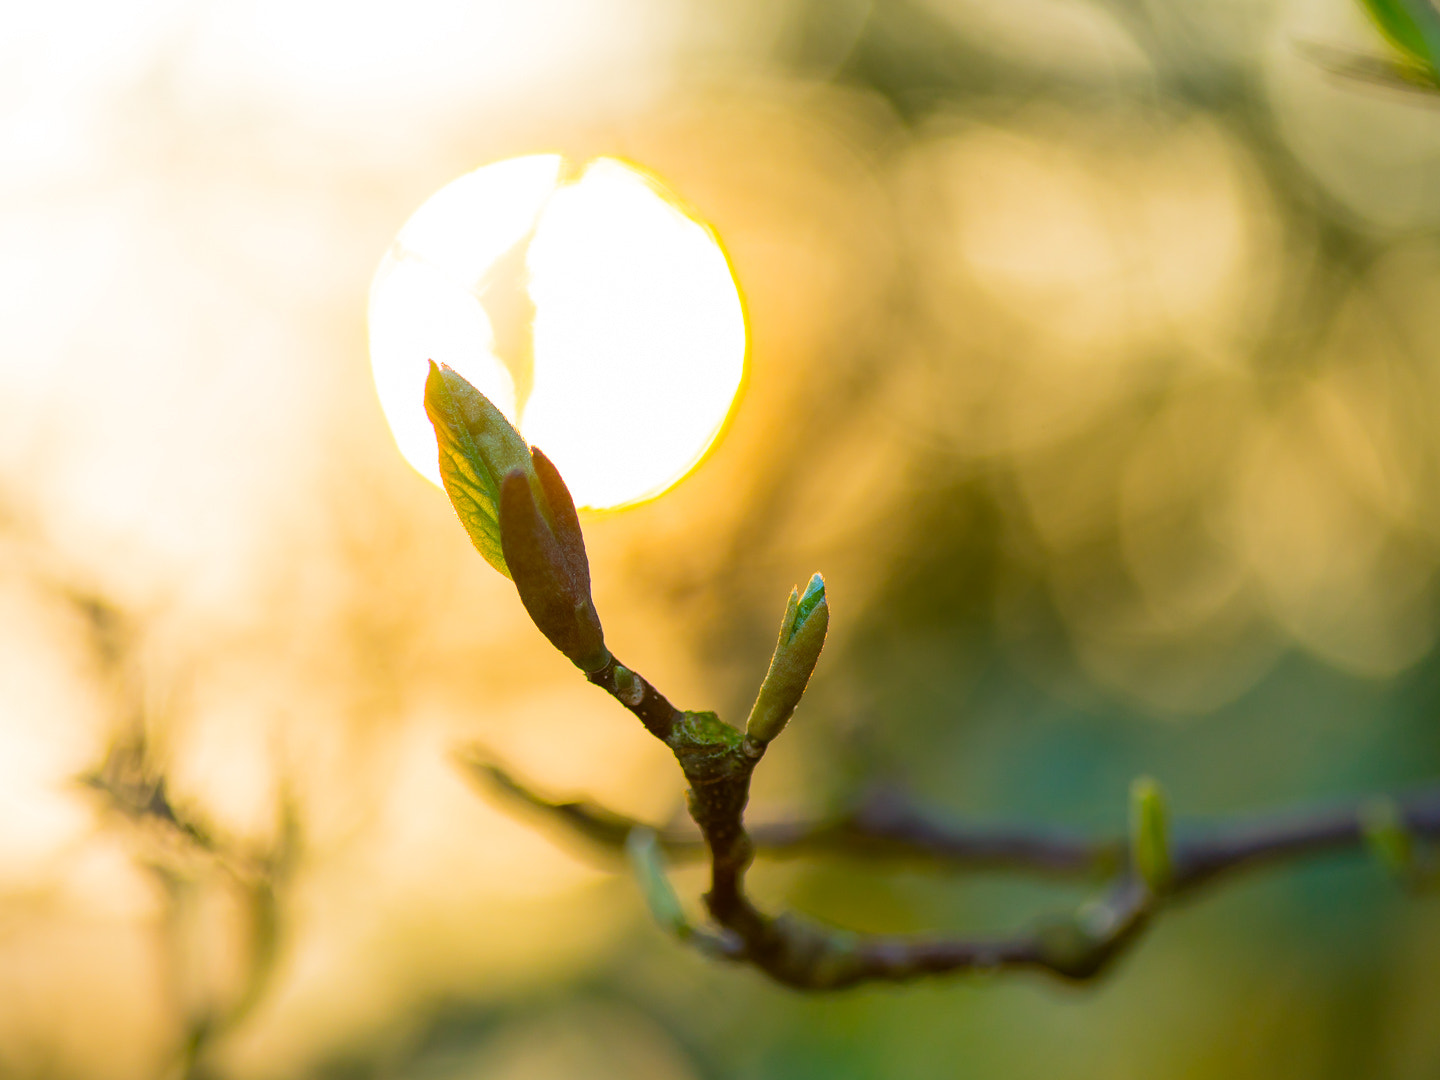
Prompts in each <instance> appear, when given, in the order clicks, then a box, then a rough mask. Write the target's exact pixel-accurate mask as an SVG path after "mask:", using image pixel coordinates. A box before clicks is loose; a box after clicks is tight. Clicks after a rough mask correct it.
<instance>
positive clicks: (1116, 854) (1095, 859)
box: [462, 695, 1440, 989]
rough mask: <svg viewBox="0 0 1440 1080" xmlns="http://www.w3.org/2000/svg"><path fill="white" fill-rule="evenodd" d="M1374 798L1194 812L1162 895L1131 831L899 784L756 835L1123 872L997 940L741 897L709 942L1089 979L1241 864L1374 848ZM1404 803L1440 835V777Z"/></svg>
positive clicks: (974, 860) (813, 977) (858, 964)
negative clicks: (984, 809)
mask: <svg viewBox="0 0 1440 1080" xmlns="http://www.w3.org/2000/svg"><path fill="white" fill-rule="evenodd" d="M657 696H658V695H657ZM682 715H683V714H682ZM462 761H463V763H464V764H465V766H466V767H467V768H468V769H469V770H470V772H471V774H472V775H473V776H475V777H476V778H477V779H479V780H481V781H483V782H484V783H485V784H486V785H487V786H489V787H490V788H492V789H493V790H496V791H498V792H500V793H502V794H504V795H505V796H506V797H508V798H511V799H514V800H517V801H519V802H521V803H523V804H524V805H526V806H528V807H530V808H532V809H534V810H536V811H539V812H541V813H543V814H546V815H548V816H551V817H553V818H554V819H555V820H557V821H560V822H563V823H564V824H565V825H566V827H567V828H570V829H572V830H573V831H574V832H575V833H577V834H578V835H580V836H582V837H584V838H585V839H586V840H587V841H588V842H590V843H592V844H595V845H597V846H598V847H599V848H601V849H603V850H605V851H606V852H608V853H610V854H612V855H619V854H620V853H621V852H622V851H623V850H624V848H625V845H626V842H627V839H628V838H629V837H630V836H631V835H632V833H634V832H635V831H636V830H648V828H649V827H648V826H646V825H645V824H644V823H643V822H640V821H638V820H635V819H633V818H629V817H625V816H624V815H621V814H616V813H615V812H613V811H611V810H608V809H606V808H604V807H601V806H597V805H595V804H593V803H588V802H583V801H558V800H552V799H548V798H546V797H544V796H542V795H540V794H538V793H537V792H536V791H535V790H534V789H533V788H532V787H530V786H529V785H528V784H526V783H524V782H522V781H519V780H517V779H516V778H515V777H514V775H513V774H511V773H510V772H509V771H508V770H506V769H505V768H503V767H501V766H500V765H498V764H497V763H495V762H494V761H493V760H490V759H489V758H488V756H486V755H485V754H483V753H482V752H480V751H471V752H469V753H467V754H465V755H462ZM1372 802H1373V800H1372V799H1361V800H1354V801H1351V802H1346V803H1342V804H1335V805H1323V806H1315V807H1310V808H1306V809H1299V810H1289V811H1284V812H1281V813H1275V814H1265V815H1255V816H1249V817H1244V818H1236V819H1231V820H1226V821H1221V822H1198V821H1196V822H1187V823H1182V824H1181V825H1179V826H1177V830H1176V831H1177V832H1178V833H1179V835H1178V836H1177V838H1176V839H1175V841H1174V842H1173V846H1172V853H1171V859H1172V864H1173V877H1172V880H1171V883H1170V885H1169V887H1168V888H1167V889H1166V890H1165V892H1164V895H1163V896H1157V895H1156V894H1154V893H1153V892H1152V891H1151V890H1150V889H1149V888H1148V887H1147V886H1146V885H1145V884H1144V883H1143V882H1142V881H1140V880H1139V878H1138V877H1136V876H1135V875H1133V874H1132V873H1131V872H1130V870H1129V868H1128V865H1127V857H1126V854H1125V851H1126V842H1125V840H1123V839H1119V838H1088V837H1083V836H1079V835H1075V834H1072V833H1065V832H1060V831H1056V830H1047V829H1044V828H1033V827H1031V828H1027V827H1023V826H1013V825H1005V826H983V825H975V824H961V823H959V822H956V821H954V820H951V819H947V818H946V817H944V816H943V815H940V814H936V813H934V812H930V811H927V810H925V809H924V808H921V807H918V806H916V805H914V804H913V803H911V802H909V801H908V800H906V799H905V798H904V797H903V796H902V795H901V794H899V793H898V792H895V791H893V790H888V789H887V790H881V791H878V792H874V793H872V794H871V795H870V796H868V797H867V798H865V799H864V800H862V801H861V802H860V803H859V804H858V805H857V806H856V807H855V808H853V809H852V810H850V811H848V812H845V813H842V814H839V815H837V816H835V817H833V818H830V819H827V820H821V821H793V822H771V823H766V824H761V825H756V826H754V827H753V829H751V830H750V840H751V843H752V844H753V847H754V849H755V850H756V851H757V852H760V853H763V854H765V855H768V856H778V857H789V856H794V855H801V854H815V853H832V854H846V855H858V856H862V857H881V858H897V857H898V858H905V859H911V860H924V861H926V862H929V863H931V864H934V865H936V866H939V867H945V868H952V869H966V870H975V869H1002V870H1018V871H1032V872H1038V873H1042V874H1051V875H1070V876H1090V877H1094V876H1097V875H1105V876H1109V877H1110V878H1111V884H1110V886H1109V888H1108V890H1107V891H1106V892H1105V894H1104V895H1103V896H1102V898H1101V899H1100V900H1098V901H1095V902H1092V903H1091V904H1088V905H1086V906H1085V907H1082V908H1081V909H1080V910H1078V911H1076V912H1074V913H1073V914H1070V915H1067V916H1062V917H1061V918H1058V919H1055V920H1053V921H1051V922H1048V923H1044V924H1041V925H1040V926H1037V927H1035V928H1033V929H1032V930H1031V931H1030V932H1029V933H1025V934H1021V935H1018V936H1016V937H1014V938H1006V939H997V940H963V939H945V938H933V939H927V938H896V937H885V936H867V935H854V934H848V933H846V932H844V931H838V930H833V929H829V928H821V927H818V926H816V925H813V924H810V923H808V922H805V921H803V920H801V919H798V918H796V917H794V916H780V917H778V918H775V919H767V918H766V917H765V916H763V915H760V913H759V912H757V911H754V909H753V908H749V906H748V904H744V902H743V901H741V903H742V905H743V906H741V907H740V908H739V912H740V913H739V915H738V916H737V917H736V918H737V922H738V923H739V924H740V925H741V926H745V925H748V926H749V934H750V937H749V938H748V939H747V938H746V937H744V935H739V937H740V940H741V941H742V942H745V948H744V951H741V950H737V949H733V948H732V949H731V950H729V952H728V954H727V953H726V952H723V951H721V950H717V949H715V948H713V947H711V948H708V949H707V950H706V951H707V952H710V953H711V954H712V955H730V956H731V957H732V958H736V959H742V960H750V961H751V962H759V961H760V959H761V958H763V961H764V962H762V963H760V966H762V967H764V968H765V970H767V972H769V973H770V974H772V975H774V976H776V977H782V976H783V978H782V981H785V982H787V983H788V984H790V985H794V986H799V987H802V988H805V989H835V988H839V987H842V986H849V985H853V984H855V983H858V982H865V981H874V980H890V981H894V980H901V979H908V978H913V977H916V976H920V975H925V974H940V973H945V972H957V971H965V970H974V971H994V970H1001V969H1005V968H1019V967H1030V968H1039V969H1044V970H1048V971H1051V972H1052V973H1054V974H1057V975H1061V976H1064V977H1066V978H1071V979H1085V978H1090V977H1093V976H1094V975H1097V974H1099V973H1100V972H1101V971H1103V970H1104V969H1105V968H1106V967H1107V966H1108V965H1109V964H1110V962H1111V961H1113V960H1114V959H1115V958H1116V957H1117V956H1118V955H1120V954H1121V953H1122V952H1123V951H1124V950H1125V948H1126V947H1127V946H1128V945H1129V944H1131V943H1132V942H1133V941H1134V940H1135V938H1136V937H1137V936H1138V935H1139V933H1140V931H1141V930H1143V929H1144V927H1145V925H1146V924H1147V923H1148V922H1149V921H1150V919H1151V918H1152V917H1153V916H1154V915H1155V913H1156V912H1157V910H1159V908H1160V907H1161V906H1162V903H1163V902H1169V901H1172V900H1175V899H1178V898H1180V897H1182V896H1186V895H1188V894H1191V893H1194V892H1196V891H1198V890H1199V889H1200V888H1202V887H1203V886H1205V885H1208V884H1209V883H1211V882H1212V881H1214V880H1215V879H1217V878H1218V877H1220V876H1222V875H1225V874H1229V873H1233V872H1235V871H1239V870H1250V869H1257V868H1259V867H1262V866H1267V865H1272V864H1275V863H1280V862H1286V861H1290V860H1294V859H1298V858H1305V857H1308V856H1312V855H1319V854H1324V853H1327V852H1334V851H1341V850H1347V849H1360V848H1363V847H1364V846H1365V844H1366V825H1365V813H1366V807H1367V805H1369V804H1371V803H1372ZM1393 803H1394V806H1395V808H1396V810H1397V811H1398V815H1399V820H1400V822H1401V823H1402V824H1403V826H1404V828H1405V829H1406V830H1407V831H1408V832H1409V833H1410V834H1412V835H1414V836H1416V837H1425V838H1429V839H1432V840H1433V839H1440V789H1434V788H1426V789H1423V790H1419V791H1416V792H1412V793H1410V794H1408V795H1405V796H1400V797H1396V798H1395V799H1394V800H1393ZM654 837H655V842H656V845H657V847H658V849H659V850H660V851H661V852H663V853H664V855H665V856H666V857H668V858H670V859H673V860H683V861H692V860H695V859H699V858H702V857H704V856H705V855H706V854H707V848H706V846H705V843H704V841H703V840H702V839H701V837H700V836H698V835H697V834H695V833H693V832H690V831H688V830H682V829H678V828H673V827H672V828H668V829H661V830H656V831H655V833H654ZM747 909H748V910H747ZM722 925H725V924H723V923H722ZM730 929H732V931H733V930H734V929H735V928H734V927H730Z"/></svg>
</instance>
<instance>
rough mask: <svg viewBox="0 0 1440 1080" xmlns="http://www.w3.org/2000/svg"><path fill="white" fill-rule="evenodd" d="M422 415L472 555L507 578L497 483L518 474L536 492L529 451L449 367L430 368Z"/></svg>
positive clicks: (507, 423)
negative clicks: (427, 421)
mask: <svg viewBox="0 0 1440 1080" xmlns="http://www.w3.org/2000/svg"><path fill="white" fill-rule="evenodd" d="M425 412H426V414H427V415H428V416H429V417H430V423H431V424H433V425H434V427H435V438H436V441H437V442H438V444H439V448H440V479H441V481H442V482H443V483H444V485H445V494H447V495H449V496H450V505H451V506H453V507H454V508H455V513H456V515H457V516H458V517H459V518H460V524H461V525H463V526H464V527H465V531H466V533H468V534H469V536H470V542H471V543H472V544H474V545H475V550H476V551H478V552H480V554H481V555H482V556H484V558H485V561H486V562H488V563H489V564H490V565H491V566H493V567H495V569H496V570H499V571H500V572H501V573H502V574H504V575H505V576H506V577H509V576H510V569H509V567H508V566H506V564H505V555H504V553H503V551H502V550H501V545H500V483H501V481H502V480H503V479H504V477H505V476H506V475H507V474H508V473H510V472H512V471H513V470H515V469H520V470H522V471H523V472H524V473H525V475H526V476H527V477H528V478H529V479H530V481H531V483H532V484H533V485H535V486H536V488H537V489H538V486H539V485H538V481H537V480H536V479H535V469H534V466H533V465H532V464H531V461H530V449H529V447H527V446H526V445H525V440H524V439H522V438H521V437H520V433H519V432H518V431H516V430H515V428H514V426H513V425H511V423H510V421H509V420H507V419H505V414H504V413H502V412H501V411H500V410H499V409H497V408H496V407H495V406H494V405H492V404H491V403H490V401H489V399H488V398H486V397H485V395H484V394H482V393H480V391H478V390H476V389H475V387H473V386H471V385H470V384H469V383H468V382H466V381H465V380H464V379H463V378H461V377H460V376H459V375H457V374H456V373H455V372H453V371H451V370H450V369H449V368H448V367H438V366H437V365H436V364H435V363H434V361H431V363H430V374H429V376H428V377H427V378H426V380H425Z"/></svg>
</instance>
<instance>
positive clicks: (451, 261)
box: [370, 154, 745, 510]
mask: <svg viewBox="0 0 1440 1080" xmlns="http://www.w3.org/2000/svg"><path fill="white" fill-rule="evenodd" d="M567 166H568V163H567V162H566V161H565V160H564V159H562V158H561V157H560V156H559V155H556V154H544V155H536V156H533V157H523V158H514V159H512V160H510V161H502V162H499V163H497V164H494V165H487V166H485V167H484V168H481V169H477V170H475V171H474V172H472V173H469V174H468V175H466V176H462V177H460V179H458V180H456V181H454V182H453V183H450V184H447V185H446V186H445V187H443V188H441V189H440V190H439V191H438V192H436V193H435V194H434V195H433V196H431V198H430V199H429V200H428V201H427V202H426V203H425V204H424V205H423V206H421V207H420V209H419V210H417V211H416V212H415V214H414V215H413V216H412V217H411V218H410V220H409V221H407V222H406V223H405V226H404V228H402V229H401V230H400V233H399V235H398V236H397V237H396V239H395V243H394V244H393V245H392V246H391V248H390V251H389V252H388V253H387V254H386V255H385V258H384V259H383V260H381V263H380V268H379V270H377V271H376V273H375V280H374V282H373V283H372V284H371V287H370V358H371V364H372V366H373V368H374V372H375V386H376V389H377V390H378V391H379V394H380V404H381V406H382V407H383V408H384V410H385V416H386V419H388V420H389V421H390V429H391V431H392V432H393V433H394V435H395V441H396V443H398V444H399V447H400V450H401V452H402V453H403V454H404V455H405V458H406V459H407V460H408V461H409V462H410V464H411V465H413V466H414V467H415V468H416V469H417V470H418V471H419V472H420V473H421V475H423V476H425V477H427V478H428V479H430V480H431V481H433V482H434V483H436V484H439V483H440V472H439V465H438V453H437V450H436V445H435V433H434V431H433V430H432V429H431V427H430V422H429V420H428V419H427V418H426V416H425V406H424V390H425V374H426V371H427V370H428V366H427V365H428V362H429V361H430V360H432V359H433V360H434V361H435V362H436V363H440V364H448V365H449V366H450V367H452V368H454V369H455V370H456V371H457V372H459V373H460V374H461V375H463V376H464V377H465V378H466V379H468V380H469V381H470V382H471V383H473V384H474V385H475V386H476V387H477V388H478V389H479V390H480V391H481V393H483V394H485V395H486V396H487V397H488V398H490V400H491V401H493V402H494V403H495V404H496V405H497V406H498V407H499V408H500V409H501V410H502V411H503V412H504V413H505V415H506V416H508V417H509V418H510V420H511V421H512V422H513V423H515V426H516V427H517V428H519V430H520V433H521V434H522V435H523V436H524V437H525V439H526V441H527V442H530V443H532V444H534V445H536V446H539V447H540V448H541V449H542V450H544V451H545V453H546V454H547V455H548V456H549V457H550V459H551V460H552V461H554V462H555V464H556V466H557V467H558V468H559V470H560V472H561V474H562V475H563V476H564V477H565V480H566V483H567V484H569V486H570V490H571V492H572V493H573V495H574V496H575V501H576V503H577V504H578V505H580V506H585V507H590V508H591V509H597V510H598V509H607V508H611V507H616V506H623V505H625V504H627V503H632V502H637V501H639V500H641V499H646V498H649V497H651V496H654V495H658V494H659V493H660V492H662V491H664V490H665V489H666V488H668V487H670V485H672V484H674V483H675V482H676V481H677V480H679V479H680V478H681V477H683V476H684V475H685V474H686V473H687V472H689V471H690V470H691V469H692V468H694V467H695V465H696V464H697V463H698V462H699V460H700V459H701V458H702V457H703V456H704V454H705V451H706V450H707V449H708V448H709V447H710V444H711V443H712V442H714V440H715V437H716V436H717V435H718V434H719V432H720V429H721V427H722V425H723V424H724V422H725V417H726V415H727V414H728V413H729V411H730V406H731V404H732V402H733V401H734V400H735V395H736V392H737V391H738V390H739V388H740V380H741V377H742V375H743V374H744V364H745V319H744V315H743V313H742V311H741V307H740V297H739V294H738V293H737V291H736V288H735V281H734V278H733V277H732V276H731V273H730V266H729V264H728V263H727V262H726V260H725V254H724V252H723V251H721V249H720V245H719V244H718V243H717V242H716V240H715V237H714V236H713V235H712V234H711V232H710V230H709V229H707V228H706V227H705V226H704V225H702V224H700V223H699V222H697V221H695V220H694V219H693V218H691V217H690V216H688V215H687V214H686V213H685V212H684V211H682V210H681V209H680V208H679V206H678V204H677V202H676V201H675V199H674V198H673V197H671V196H669V195H668V194H666V192H665V191H664V190H663V189H662V188H661V187H660V185H659V184H658V183H656V182H655V181H654V180H653V179H651V178H650V177H648V176H646V175H644V174H643V173H641V172H639V171H637V170H636V169H634V168H632V167H631V166H629V165H625V164H623V163H622V162H619V161H616V160H614V159H611V158H597V159H595V160H594V161H591V162H589V163H588V164H586V165H585V166H584V167H583V168H580V169H574V170H571V169H569V168H568V167H567Z"/></svg>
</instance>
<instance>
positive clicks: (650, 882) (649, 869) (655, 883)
mask: <svg viewBox="0 0 1440 1080" xmlns="http://www.w3.org/2000/svg"><path fill="white" fill-rule="evenodd" d="M625 853H626V854H627V855H628V856H630V865H631V867H632V868H633V869H634V871H635V877H636V879H637V880H638V881H639V882H640V890H641V892H643V893H644V894H645V903H646V906H648V907H649V908H650V914H651V916H652V917H653V918H654V919H655V921H656V922H657V923H659V924H660V925H661V926H662V927H664V928H665V929H666V930H668V931H670V933H672V934H674V935H675V936H676V937H680V938H686V937H689V936H690V933H691V926H690V921H689V920H688V919H687V918H685V909H684V908H682V907H681V906H680V897H679V896H677V895H676V893H675V887H674V886H673V885H671V884H670V878H669V875H667V874H666V873H665V855H664V853H663V852H662V851H661V850H660V841H659V839H658V838H657V837H656V836H655V833H654V830H652V829H631V830H630V835H629V836H628V837H626V839H625Z"/></svg>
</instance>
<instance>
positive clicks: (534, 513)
mask: <svg viewBox="0 0 1440 1080" xmlns="http://www.w3.org/2000/svg"><path fill="white" fill-rule="evenodd" d="M425 411H426V413H427V414H428V415H429V417H430V422H431V423H432V424H433V425H434V426H435V437H436V440H437V441H438V443H439V447H440V478H441V480H442V481H444V484H445V493H446V494H447V495H449V496H450V504H451V505H452V506H454V508H455V513H456V514H457V515H458V516H459V518H460V523H461V524H462V525H464V526H465V531H466V532H467V533H469V535H470V541H471V543H473V544H474V545H475V548H476V550H477V551H479V552H480V554H481V555H483V556H484V557H485V560H486V562H488V563H489V564H490V565H491V566H493V567H495V569H497V570H499V571H500V572H501V573H502V574H504V575H506V576H507V577H509V578H512V579H513V580H514V582H515V588H516V591H518V592H519V594H520V601H521V603H523V604H524V605H525V610H526V611H527V612H529V614H530V618H531V619H533V620H534V622H535V625H536V626H537V627H539V629H540V632H541V633H543V634H544V635H545V636H546V637H547V638H548V639H549V640H550V643H551V644H552V645H554V646H555V647H556V648H557V649H559V650H560V651H561V652H562V653H564V654H565V655H566V656H567V657H569V659H570V660H571V662H573V663H574V664H575V665H576V666H577V667H579V668H580V669H581V670H583V671H585V672H587V673H588V672H591V671H597V670H599V669H600V668H602V667H604V666H605V664H606V663H607V662H608V661H609V659H610V652H609V650H608V649H606V648H605V635H604V632H603V631H602V630H601V628H600V616H599V615H598V614H597V613H596V611H595V604H594V601H592V600H591V598H590V563H589V560H588V559H587V558H586V555H585V538H584V536H583V535H582V534H581V532H580V518H579V515H578V514H577V513H576V512H575V502H574V500H573V499H571V497H570V491H569V489H568V488H567V487H566V486H565V481H564V480H562V479H561V478H560V473H559V471H558V470H557V469H556V468H555V466H554V465H552V464H551V463H550V459H549V458H547V457H546V456H545V455H544V454H542V453H541V452H540V451H539V450H536V449H532V448H531V447H529V446H526V445H525V440H524V439H522V438H521V437H520V433H519V432H518V431H516V430H515V428H514V426H513V425H512V424H511V423H510V421H509V420H507V419H505V416H504V414H503V413H501V412H500V410H499V409H497V408H495V406H494V405H492V404H491V403H490V401H489V399H487V398H486V397H485V395H484V394H482V393H480V391H478V390H476V389H475V387H473V386H471V385H470V384H469V383H468V382H466V381H465V380H464V379H463V378H461V377H460V376H459V375H457V374H456V373H455V372H454V371H451V370H450V369H449V368H448V367H437V366H436V365H435V364H434V363H433V362H432V363H431V365H430V375H429V377H428V378H427V379H426V380H425Z"/></svg>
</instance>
